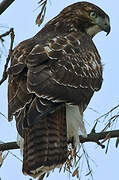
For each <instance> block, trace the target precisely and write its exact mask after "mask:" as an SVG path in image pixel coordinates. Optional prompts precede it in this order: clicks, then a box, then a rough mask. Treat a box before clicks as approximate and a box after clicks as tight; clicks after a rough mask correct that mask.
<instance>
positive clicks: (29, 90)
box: [8, 1, 110, 177]
mask: <svg viewBox="0 0 119 180" xmlns="http://www.w3.org/2000/svg"><path fill="white" fill-rule="evenodd" d="M100 31H105V32H107V34H109V32H110V19H109V16H108V15H107V14H106V13H105V12H104V11H103V10H102V9H100V8H99V7H97V6H96V5H94V4H91V3H89V2H85V1H84V2H77V3H75V4H72V5H70V6H68V7H66V8H64V9H63V10H62V11H61V12H60V13H59V14H58V15H57V16H56V17H55V18H53V19H52V20H51V21H49V22H48V23H47V24H46V25H45V27H44V28H43V29H41V30H40V32H38V33H37V34H36V35H35V36H34V37H32V38H30V39H28V40H25V41H23V42H21V43H20V44H19V45H18V46H17V47H16V48H15V49H14V51H13V53H12V56H11V65H10V68H9V71H8V72H9V81H8V116H9V121H11V120H12V119H13V116H15V120H16V127H17V130H18V133H19V134H20V136H21V137H22V138H23V140H24V145H23V173H24V174H28V175H30V176H33V177H37V176H43V175H44V174H45V173H46V172H48V171H50V170H52V169H54V168H56V167H60V166H61V165H62V164H63V163H64V162H65V161H66V160H67V147H68V142H69V141H72V148H74V147H75V148H76V147H77V146H78V145H79V143H80V141H79V135H82V136H85V137H86V136H87V134H86V129H85V126H84V122H83V112H84V110H85V109H86V107H87V105H88V104H89V102H90V99H91V97H92V95H93V93H94V91H98V90H99V89H100V88H101V85H102V81H103V77H102V64H101V58H100V55H99V53H98V51H97V49H96V47H95V45H94V42H93V40H92V38H93V37H94V36H95V35H96V34H97V33H98V32H100Z"/></svg>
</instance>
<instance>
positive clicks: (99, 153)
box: [0, 0, 119, 180]
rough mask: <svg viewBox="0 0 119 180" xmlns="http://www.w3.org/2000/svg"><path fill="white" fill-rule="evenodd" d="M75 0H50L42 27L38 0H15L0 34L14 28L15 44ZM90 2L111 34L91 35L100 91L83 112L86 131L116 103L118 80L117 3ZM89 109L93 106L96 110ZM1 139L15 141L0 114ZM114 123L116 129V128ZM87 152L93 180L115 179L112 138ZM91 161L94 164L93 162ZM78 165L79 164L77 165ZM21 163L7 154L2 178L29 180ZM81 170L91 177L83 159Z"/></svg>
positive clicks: (118, 156) (0, 93) (3, 92)
mask: <svg viewBox="0 0 119 180" xmlns="http://www.w3.org/2000/svg"><path fill="white" fill-rule="evenodd" d="M75 2H77V1H75V0H60V1H57V0H50V1H49V3H48V7H47V12H46V16H45V19H44V22H43V24H42V26H41V27H38V26H37V25H35V19H36V16H37V15H38V12H39V9H38V8H37V7H38V5H37V1H33V0H29V1H28V0H27V1H20V0H16V1H15V2H14V3H13V4H12V5H11V6H10V7H9V8H8V9H7V10H6V11H5V12H4V13H3V14H2V15H1V16H0V34H2V33H3V32H5V31H7V30H8V29H9V28H11V27H13V28H14V30H15V42H14V46H16V45H17V44H18V43H19V42H21V41H23V40H24V39H28V38H30V37H32V36H33V35H35V34H36V33H37V32H38V31H39V30H40V29H41V28H42V27H43V26H44V24H45V23H46V22H48V21H49V20H50V19H52V18H53V17H54V16H56V15H57V14H58V13H59V12H60V11H61V10H62V9H63V8H64V7H66V6H68V5H69V4H72V3H75ZM89 2H91V3H94V4H96V5H98V6H100V7H101V8H102V9H103V10H104V11H105V12H106V13H107V14H108V15H109V16H110V19H111V27H112V30H111V33H110V34H109V35H108V36H105V33H104V32H101V33H99V34H98V35H96V37H95V38H94V42H95V44H96V47H97V49H98V50H99V53H100V55H101V58H102V62H103V64H104V72H103V78H104V81H103V85H102V88H101V90H100V91H99V92H96V93H95V95H94V96H93V98H92V99H91V102H90V104H89V106H88V108H87V110H86V111H85V113H84V120H85V124H86V128H87V132H88V133H89V132H90V130H91V128H92V127H93V125H94V122H95V119H96V118H98V117H99V116H101V115H102V114H104V113H106V112H107V111H109V110H110V109H111V108H112V107H114V106H116V105H117V104H118V101H119V98H118V97H119V83H118V74H119V71H118V67H119V60H118V52H119V49H118V46H119V45H118V42H119V36H118V31H119V24H118V19H119V10H118V7H119V2H118V1H116V2H114V1H113V0H109V1H107V0H100V1H99V0H90V1H89ZM8 42H9V38H6V42H5V48H3V56H2V58H0V77H1V75H2V71H3V66H4V63H5V58H6V56H7V53H8V48H9V43H8ZM91 109H94V110H95V112H94V111H93V110H91ZM7 110H8V109H7V81H6V82H4V83H3V84H2V86H1V87H0V112H2V113H3V114H4V115H5V116H6V117H7ZM0 123H1V124H0V141H4V142H9V141H16V128H15V122H14V121H13V122H10V123H8V122H7V119H6V118H4V117H3V116H2V115H0ZM103 126H104V124H102V121H100V123H99V124H98V126H97V128H96V131H97V132H99V131H100V130H101V128H102V127H103ZM118 127H119V126H118V122H117V126H116V127H115V128H118ZM84 146H85V149H86V152H87V153H88V154H89V156H90V159H91V160H90V162H91V167H92V169H93V177H94V180H100V179H108V180H112V179H118V178H119V175H118V161H119V152H118V151H119V150H118V149H116V148H115V140H111V143H110V146H109V150H108V153H107V154H105V150H102V149H101V148H100V147H99V146H98V145H96V144H95V143H87V144H84ZM11 152H12V153H14V154H15V155H17V156H18V157H19V158H21V159H22V157H21V155H20V152H19V150H14V151H11ZM84 161H85V160H84ZM93 161H94V163H93ZM80 166H81V165H80ZM21 169H22V163H21V162H20V160H18V159H17V158H16V157H15V156H13V155H12V154H10V153H9V155H8V157H7V158H6V159H5V161H4V163H3V165H2V167H1V168H0V177H1V180H10V179H17V180H21V179H22V180H28V179H29V178H30V177H29V176H24V175H23V174H22V170H21ZM82 169H83V170H82V173H80V177H81V179H82V180H91V177H90V176H85V175H86V173H87V172H88V169H87V165H86V163H85V162H84V164H83V167H82ZM56 179H57V180H58V179H62V180H67V179H70V180H76V178H73V177H71V176H69V174H68V173H60V174H59V173H58V171H57V170H56V171H55V172H54V173H51V175H50V176H49V178H48V180H56Z"/></svg>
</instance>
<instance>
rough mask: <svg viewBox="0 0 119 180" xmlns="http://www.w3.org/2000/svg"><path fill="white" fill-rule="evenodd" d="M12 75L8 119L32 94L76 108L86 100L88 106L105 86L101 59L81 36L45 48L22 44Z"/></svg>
mask: <svg viewBox="0 0 119 180" xmlns="http://www.w3.org/2000/svg"><path fill="white" fill-rule="evenodd" d="M31 42H32V43H31ZM34 42H35V43H34ZM9 73H10V78H9V119H10V116H11V114H13V113H15V112H16V111H18V110H19V109H20V108H23V107H24V106H25V105H26V104H28V103H29V102H30V101H31V99H32V96H33V94H35V95H36V96H38V97H39V98H41V97H42V98H45V99H48V100H51V101H53V102H54V101H55V102H57V101H65V102H70V103H74V104H80V103H81V101H83V102H84V100H85V99H87V101H86V103H87V104H88V102H89V100H90V98H91V96H92V94H93V92H94V91H97V90H99V89H100V87H101V84H102V65H101V62H100V56H99V54H98V52H97V50H96V48H95V46H94V43H93V42H92V40H91V39H89V37H86V36H83V34H81V35H79V33H70V34H69V35H67V36H57V37H55V38H52V39H50V40H48V41H46V42H45V43H44V46H43V45H40V44H39V43H38V42H37V41H34V40H31V39H30V40H29V41H28V40H27V41H25V42H23V43H21V44H20V45H19V46H18V47H16V49H15V50H14V53H13V56H12V63H11V67H10V69H9ZM82 93H83V94H82ZM83 95H84V96H83ZM16 99H17V100H16ZM17 101H18V102H19V103H18V102H17Z"/></svg>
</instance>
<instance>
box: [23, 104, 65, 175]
mask: <svg viewBox="0 0 119 180" xmlns="http://www.w3.org/2000/svg"><path fill="white" fill-rule="evenodd" d="M65 113H66V112H65V107H61V108H60V109H58V110H57V111H56V112H55V113H52V114H50V115H49V116H47V117H46V118H43V119H41V120H40V121H39V123H38V124H37V125H33V126H32V127H30V128H28V129H25V138H24V152H23V173H25V174H29V175H31V176H33V177H35V176H37V175H42V174H43V173H44V172H48V171H49V170H51V169H54V168H55V167H57V166H60V165H62V164H63V163H64V162H65V161H66V159H67V130H66V129H67V128H66V114H65ZM36 116H37V115H36ZM40 167H41V168H40ZM51 167H52V168H51ZM37 168H40V169H39V171H38V172H37V171H36V169H37ZM33 171H34V173H33Z"/></svg>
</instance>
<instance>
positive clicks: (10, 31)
mask: <svg viewBox="0 0 119 180" xmlns="http://www.w3.org/2000/svg"><path fill="white" fill-rule="evenodd" d="M8 35H10V38H11V43H10V49H9V54H8V57H7V59H6V63H5V66H4V71H3V75H2V79H1V80H0V85H1V84H2V83H3V82H4V81H5V80H6V79H7V77H8V72H7V69H8V64H9V61H10V57H11V54H12V48H13V43H14V36H15V35H14V29H13V28H11V29H10V30H9V31H7V32H5V33H4V34H1V35H0V39H2V38H3V37H5V36H8Z"/></svg>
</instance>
